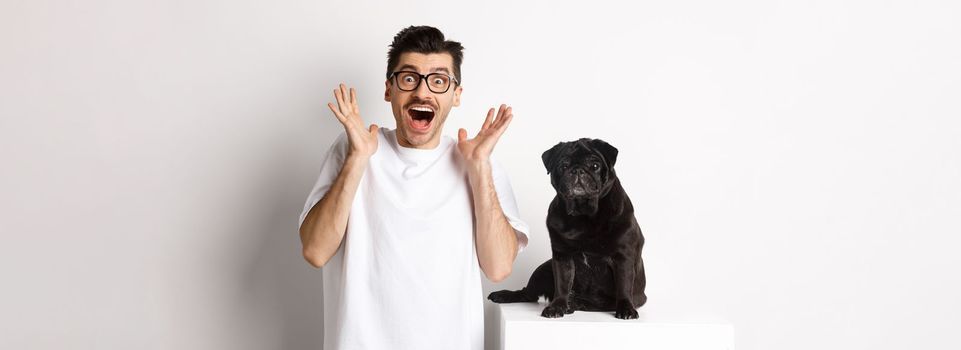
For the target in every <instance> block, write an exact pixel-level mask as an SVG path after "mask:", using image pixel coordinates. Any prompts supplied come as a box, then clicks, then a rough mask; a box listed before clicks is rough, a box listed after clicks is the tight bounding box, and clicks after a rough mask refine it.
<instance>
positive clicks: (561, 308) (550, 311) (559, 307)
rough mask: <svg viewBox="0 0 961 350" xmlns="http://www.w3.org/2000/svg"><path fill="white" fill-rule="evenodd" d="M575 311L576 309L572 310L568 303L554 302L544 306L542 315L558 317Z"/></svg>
mask: <svg viewBox="0 0 961 350" xmlns="http://www.w3.org/2000/svg"><path fill="white" fill-rule="evenodd" d="M573 312H574V310H572V309H571V308H570V306H569V305H567V303H555V302H552V303H550V304H548V305H547V307H545V308H544V311H543V312H541V317H547V318H558V317H564V315H565V314H569V313H573Z"/></svg>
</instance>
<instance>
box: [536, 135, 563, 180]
mask: <svg viewBox="0 0 961 350" xmlns="http://www.w3.org/2000/svg"><path fill="white" fill-rule="evenodd" d="M563 147H564V143H563V142H560V143H558V144H556V145H554V147H551V149H549V150H546V151H544V153H543V154H541V160H543V161H544V167H545V168H547V173H548V174H550V173H551V170H553V169H554V166H556V165H557V158H558V156H560V153H561V149H562V148H563Z"/></svg>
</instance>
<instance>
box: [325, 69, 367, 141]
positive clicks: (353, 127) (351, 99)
mask: <svg viewBox="0 0 961 350" xmlns="http://www.w3.org/2000/svg"><path fill="white" fill-rule="evenodd" d="M347 91H348V90H347V86H346V85H344V84H343V83H342V84H340V87H339V88H337V89H334V98H335V99H336V100H337V108H334V104H333V103H329V102H328V103H327V107H330V110H331V111H332V112H334V116H335V117H337V120H339V121H340V123H341V124H343V125H344V130H346V131H347V140H348V141H350V151H349V152H348V156H350V155H356V156H363V157H365V158H369V157H370V156H371V155H373V154H374V152H376V151H377V128H378V127H377V125H376V124H371V125H370V128H369V129H368V128H366V127H365V125H364V120H363V119H361V118H360V108H359V107H357V92H356V91H354V88H350V94H349V95H348V94H347Z"/></svg>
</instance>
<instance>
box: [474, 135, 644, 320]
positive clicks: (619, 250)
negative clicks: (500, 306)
mask: <svg viewBox="0 0 961 350" xmlns="http://www.w3.org/2000/svg"><path fill="white" fill-rule="evenodd" d="M541 158H542V159H543V160H544V166H545V167H547V172H548V174H551V185H552V186H554V189H555V190H556V191H557V195H556V196H555V197H554V200H553V201H551V205H550V208H549V209H548V212H547V231H548V232H549V233H550V239H551V252H552V257H551V259H550V260H548V261H547V262H545V263H543V264H541V266H539V267H538V268H537V269H535V270H534V273H533V274H531V278H530V280H529V281H528V282H527V287H524V288H523V289H521V290H517V291H510V290H501V291H497V292H493V293H491V294H490V295H489V296H488V297H487V298H488V299H490V300H491V301H493V302H495V303H516V302H537V300H538V298H540V297H541V296H545V297H547V299H548V300H549V301H550V304H548V305H547V307H545V308H544V311H543V312H542V313H541V316H543V317H552V318H553V317H563V316H564V314H569V313H573V312H574V310H583V311H614V316H615V317H617V318H620V319H633V318H637V308H639V307H641V306H642V305H644V303H646V302H647V295H645V294H644V288H645V287H646V286H647V278H646V277H645V275H644V262H643V261H642V260H641V249H642V248H643V247H644V235H642V234H641V228H640V226H638V224H637V220H636V219H635V218H634V206H633V205H631V201H630V199H629V198H628V197H627V193H625V192H624V188H623V187H621V183H620V180H618V178H617V174H615V173H614V161H615V160H616V159H617V148H614V146H611V145H610V144H608V143H607V142H604V141H602V140H599V139H588V138H582V139H580V140H577V141H571V142H561V143H558V144H557V145H556V146H554V147H553V148H551V149H549V150H547V151H546V152H544V154H543V155H542V157H541Z"/></svg>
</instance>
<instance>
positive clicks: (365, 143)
mask: <svg viewBox="0 0 961 350" xmlns="http://www.w3.org/2000/svg"><path fill="white" fill-rule="evenodd" d="M347 91H348V90H347V87H346V86H345V85H344V84H340V87H339V89H335V90H334V98H336V99H337V108H334V105H333V104H331V103H328V104H327V107H330V110H331V111H332V112H334V116H335V117H337V120H338V121H340V123H341V124H343V125H344V130H346V132H347V139H348V142H349V143H350V147H349V148H348V149H349V151H348V153H347V157H346V159H345V160H344V166H343V167H342V168H341V169H340V173H339V174H337V179H336V180H334V183H333V184H332V185H331V187H330V189H328V190H327V193H325V194H324V197H323V198H321V199H320V201H319V202H317V204H314V206H313V208H310V212H308V213H307V216H306V217H305V218H304V222H303V224H301V225H300V243H301V244H302V245H303V254H304V258H305V259H307V262H308V263H310V265H312V266H314V267H318V268H319V267H323V266H324V264H326V263H327V260H330V257H332V256H334V253H337V248H338V247H340V242H341V241H342V240H343V239H344V234H345V233H346V232H347V218H348V217H349V216H350V207H351V204H352V203H353V202H354V195H355V194H356V193H357V186H359V185H360V179H361V178H362V177H363V175H364V171H365V170H366V169H367V162H368V161H369V160H370V156H371V155H373V154H374V152H376V151H377V125H373V124H371V126H370V128H369V129H365V128H364V121H363V120H362V119H361V118H360V109H359V108H358V107H357V93H356V92H355V91H354V89H353V88H350V94H349V95H348V93H347Z"/></svg>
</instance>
